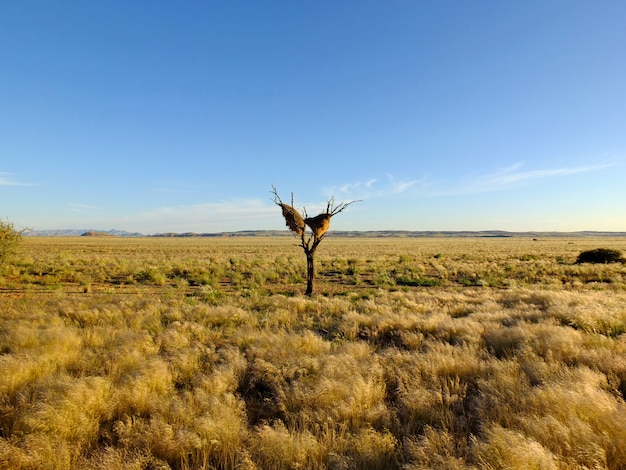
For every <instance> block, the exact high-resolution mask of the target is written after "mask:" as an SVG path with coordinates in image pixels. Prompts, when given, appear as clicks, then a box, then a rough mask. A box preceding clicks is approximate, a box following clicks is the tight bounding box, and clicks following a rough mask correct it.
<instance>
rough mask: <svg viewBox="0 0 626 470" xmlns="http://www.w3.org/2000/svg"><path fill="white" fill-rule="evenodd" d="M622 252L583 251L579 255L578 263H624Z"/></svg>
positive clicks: (605, 249) (609, 250)
mask: <svg viewBox="0 0 626 470" xmlns="http://www.w3.org/2000/svg"><path fill="white" fill-rule="evenodd" d="M624 262H626V260H625V259H624V258H622V252H621V251H619V250H611V249H609V248H596V249H595V250H587V251H583V252H582V253H580V254H579V255H578V258H577V259H576V263H578V264H580V263H601V264H602V263H624Z"/></svg>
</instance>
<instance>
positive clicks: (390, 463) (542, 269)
mask: <svg viewBox="0 0 626 470" xmlns="http://www.w3.org/2000/svg"><path fill="white" fill-rule="evenodd" d="M594 243H596V242H594V241H593V240H589V239H567V240H566V239H551V240H546V241H538V242H535V241H532V240H519V239H507V240H481V239H475V240H472V239H457V240H449V239H426V240H413V239H392V240H390V239H384V240H381V239H350V240H340V239H333V238H328V240H326V241H325V244H322V245H321V247H320V251H319V255H318V260H317V261H318V262H319V264H318V280H317V281H318V282H317V284H316V290H317V292H318V294H316V295H314V296H313V297H311V298H309V297H305V296H303V295H302V292H303V290H304V285H303V271H304V269H305V267H306V266H305V259H304V257H303V256H302V257H300V256H299V255H300V252H299V248H298V247H297V246H296V244H295V242H294V240H293V239H290V238H289V237H285V238H277V239H238V240H234V239H227V240H224V239H217V240H214V239H211V240H208V239H194V240H179V239H168V240H154V239H136V240H135V239H114V238H106V239H97V240H94V239H90V240H85V239H82V238H81V239H78V238H75V239H26V241H25V243H24V247H23V253H22V256H21V258H20V259H19V260H18V262H17V263H16V264H15V265H13V266H9V267H5V268H4V272H3V274H2V277H1V278H0V288H1V289H2V290H0V370H1V371H2V375H3V376H2V380H0V467H2V468H15V469H32V468H51V469H63V468H65V469H83V468H85V469H95V468H107V469H108V468H112V469H126V468H137V469H140V468H174V469H196V468H199V469H202V468H204V469H211V468H232V469H234V468H249V469H253V468H277V469H281V468H285V469H287V468H311V469H330V468H364V469H394V468H397V469H400V468H406V469H418V468H424V469H425V468H440V469H444V468H445V469H448V468H450V469H454V468H493V469H496V468H520V469H521V468H524V469H526V468H541V469H544V468H555V469H561V468H563V469H575V468H607V469H620V468H625V467H626V450H625V449H626V445H624V443H626V420H624V419H623V418H624V416H625V413H626V405H625V403H624V396H625V394H626V314H625V310H624V305H626V282H625V279H626V278H625V275H626V272H625V268H624V265H622V264H611V265H576V264H575V260H576V256H577V254H578V253H579V252H580V251H581V250H583V249H588V248H593V247H594V246H595V245H594ZM625 244H626V242H624V241H623V240H612V241H610V243H609V242H607V241H606V240H602V246H612V247H615V248H618V249H622V248H623V246H624V245H625ZM324 250H325V251H324ZM423 279H432V280H434V281H436V282H422V281H418V280H423ZM411 280H416V282H409V281H411Z"/></svg>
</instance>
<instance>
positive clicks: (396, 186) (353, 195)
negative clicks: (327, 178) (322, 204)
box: [323, 174, 427, 199]
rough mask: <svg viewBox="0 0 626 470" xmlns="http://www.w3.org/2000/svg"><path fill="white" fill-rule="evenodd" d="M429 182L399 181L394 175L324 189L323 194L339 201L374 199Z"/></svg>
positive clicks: (417, 180)
mask: <svg viewBox="0 0 626 470" xmlns="http://www.w3.org/2000/svg"><path fill="white" fill-rule="evenodd" d="M425 184H427V180H426V179H425V178H423V179H414V180H397V179H396V178H395V177H394V176H393V175H391V174H387V175H386V178H384V179H379V178H370V179H368V180H365V181H357V182H352V183H346V184H343V185H341V186H332V187H328V188H324V189H323V192H324V194H326V195H327V196H328V197H330V196H334V197H336V198H337V199H374V198H380V197H385V196H391V195H396V194H400V193H404V192H406V191H408V190H409V189H411V188H413V187H415V186H416V185H425Z"/></svg>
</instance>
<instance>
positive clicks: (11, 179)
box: [0, 171, 34, 186]
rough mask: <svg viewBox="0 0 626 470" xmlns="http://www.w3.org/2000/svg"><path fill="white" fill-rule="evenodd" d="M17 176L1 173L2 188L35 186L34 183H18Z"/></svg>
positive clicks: (0, 182) (0, 183)
mask: <svg viewBox="0 0 626 470" xmlns="http://www.w3.org/2000/svg"><path fill="white" fill-rule="evenodd" d="M17 176H18V175H16V174H15V173H9V172H6V171H0V186H34V184H33V183H24V182H22V181H18V180H17V179H16V177H17Z"/></svg>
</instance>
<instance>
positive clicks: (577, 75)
mask: <svg viewBox="0 0 626 470" xmlns="http://www.w3.org/2000/svg"><path fill="white" fill-rule="evenodd" d="M625 20H626V2H624V1H622V0H618V1H603V0H598V1H578V0H567V1H552V0H548V1H544V0H542V1H535V0H526V1H519V2H503V1H499V0H498V1H480V0H479V1H467V0H464V1H456V0H450V1H445V0H444V1H441V0H437V1H434V0H433V1H430V0H423V1H422V0H414V1H408V0H407V1H385V2H381V1H376V2H374V1H368V0H360V1H356V0H350V1H348V0H346V1H326V0H322V1H305V0H303V1H286V0H283V1H272V0H267V1H266V0H264V1H251V0H245V1H244V0H241V1H240V0H232V1H230V0H229V1H217V0H215V1H210V0H203V1H186V2H170V1H162V0H153V1H133V2H128V1H120V0H109V1H106V2H85V1H82V0H81V1H78V0H76V1H73V0H64V1H60V2H50V1H47V0H46V1H44V0H41V1H35V0H24V1H20V2H2V5H0V69H1V72H0V136H1V137H0V218H4V219H8V220H10V221H12V222H14V223H15V224H17V225H18V226H20V227H29V228H33V229H36V230H45V229H61V228H85V229H87V228H90V229H101V230H108V229H112V228H115V229H122V230H129V231H139V232H143V233H158V232H185V231H194V232H221V231H231V230H255V229H285V230H286V228H285V227H284V222H283V220H282V217H281V214H280V210H279V209H278V208H277V207H276V206H275V205H274V204H273V203H272V201H271V200H270V197H271V194H270V191H271V187H272V185H275V186H276V187H277V188H278V191H279V193H280V194H281V196H282V198H283V199H284V200H289V199H290V194H291V193H292V192H293V193H294V197H295V203H296V206H297V207H298V208H302V207H303V206H304V207H306V209H307V212H308V213H309V215H315V214H316V213H317V212H318V211H319V210H320V209H321V208H323V207H325V206H326V201H327V200H328V198H330V197H331V196H334V197H335V199H336V200H337V201H352V200H356V199H360V200H362V202H359V203H358V204H354V205H351V206H350V207H349V208H348V209H346V211H345V212H343V213H341V214H340V215H338V216H337V217H335V218H334V219H333V224H332V227H331V229H336V230H385V229H398V230H490V229H501V230H512V231H526V230H563V231H573V230H609V231H624V230H626V208H625V205H624V201H626V184H625V183H626V85H625V83H626V82H625V77H626V60H625V57H626V56H625V53H626V28H624V22H625Z"/></svg>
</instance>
